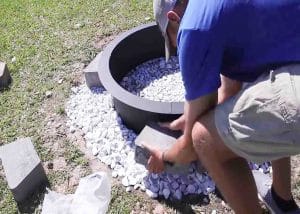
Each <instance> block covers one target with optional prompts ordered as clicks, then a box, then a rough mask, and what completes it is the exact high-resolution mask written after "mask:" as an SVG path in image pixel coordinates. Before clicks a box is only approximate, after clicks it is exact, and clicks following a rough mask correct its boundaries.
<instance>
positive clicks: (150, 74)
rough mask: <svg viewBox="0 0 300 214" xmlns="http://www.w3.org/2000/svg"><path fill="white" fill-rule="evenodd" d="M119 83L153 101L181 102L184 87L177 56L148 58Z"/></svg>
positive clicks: (133, 92)
mask: <svg viewBox="0 0 300 214" xmlns="http://www.w3.org/2000/svg"><path fill="white" fill-rule="evenodd" d="M120 85H121V86H122V87H123V88H124V89H126V90H127V91H129V92H131V93H132V94H135V95H137V96H140V97H143V98H146V99H148V100H153V101H161V102H182V101H184V87H183V82H182V79H181V74H180V71H179V64H178V58H177V57H174V56H173V57H171V58H170V60H169V61H168V62H167V63H166V60H165V58H157V59H153V60H149V61H147V62H145V63H143V64H141V65H139V66H137V67H136V68H135V69H133V70H132V71H130V72H129V73H128V74H127V76H125V77H124V78H123V80H122V81H121V83H120Z"/></svg>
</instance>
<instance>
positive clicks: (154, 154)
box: [142, 143, 165, 173]
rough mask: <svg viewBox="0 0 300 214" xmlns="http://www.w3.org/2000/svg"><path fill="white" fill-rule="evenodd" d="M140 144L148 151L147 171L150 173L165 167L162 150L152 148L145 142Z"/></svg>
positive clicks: (161, 170) (160, 170) (158, 171)
mask: <svg viewBox="0 0 300 214" xmlns="http://www.w3.org/2000/svg"><path fill="white" fill-rule="evenodd" d="M142 146H143V147H144V148H146V149H147V150H148V151H149V152H150V158H149V159H148V167H147V169H148V171H149V172H152V173H160V172H163V171H164V169H165V165H164V160H163V157H162V156H163V151H160V150H158V149H156V148H153V147H151V146H149V145H147V144H146V143H142Z"/></svg>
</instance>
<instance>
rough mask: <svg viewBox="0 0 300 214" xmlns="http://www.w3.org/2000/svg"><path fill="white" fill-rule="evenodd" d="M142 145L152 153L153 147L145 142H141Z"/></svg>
mask: <svg viewBox="0 0 300 214" xmlns="http://www.w3.org/2000/svg"><path fill="white" fill-rule="evenodd" d="M141 144H142V147H143V148H145V149H147V150H148V151H149V152H150V153H151V154H152V153H153V148H152V146H149V145H148V144H147V143H146V142H141Z"/></svg>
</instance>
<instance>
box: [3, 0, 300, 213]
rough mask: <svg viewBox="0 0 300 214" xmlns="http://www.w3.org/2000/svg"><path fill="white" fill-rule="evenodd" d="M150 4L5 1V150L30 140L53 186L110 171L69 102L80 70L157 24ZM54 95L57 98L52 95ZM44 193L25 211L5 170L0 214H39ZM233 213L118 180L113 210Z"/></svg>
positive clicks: (66, 186) (69, 187)
mask: <svg viewBox="0 0 300 214" xmlns="http://www.w3.org/2000/svg"><path fill="white" fill-rule="evenodd" d="M152 20H153V19H152V1H149V0H88V1H83V0H51V1H49V0H1V1H0V35H1V36H0V50H1V51H0V61H4V62H6V63H7V64H8V67H9V70H10V72H11V75H12V77H13V84H12V85H11V88H10V89H9V90H5V91H2V92H0V145H2V144H6V143H9V142H12V141H14V140H15V139H17V138H18V137H31V138H32V140H33V142H34V144H35V148H36V150H37V152H38V154H39V156H40V158H41V159H42V162H43V165H44V168H45V171H46V173H47V176H48V178H49V181H50V184H51V189H52V190H55V191H58V192H61V193H73V192H74V189H75V188H76V186H77V185H78V181H79V179H80V178H81V177H83V176H85V175H87V174H90V173H91V172H93V171H97V170H107V171H108V169H107V167H106V166H104V165H102V164H101V163H100V162H99V161H98V160H96V159H95V158H94V157H93V156H92V155H91V154H90V152H89V151H87V150H86V149H85V145H84V141H83V138H82V135H81V133H75V134H70V133H69V130H68V128H67V127H66V120H67V118H66V115H65V110H64V109H65V101H66V99H68V96H69V94H70V88H71V87H72V86H76V85H79V84H81V83H82V82H83V76H82V71H83V69H84V68H85V66H87V65H88V64H89V62H90V61H91V60H92V59H93V58H94V57H95V56H96V54H97V53H98V52H100V51H101V50H102V49H103V47H104V46H105V45H106V44H107V43H108V42H109V41H110V40H112V39H113V38H114V37H115V35H117V34H118V33H120V32H121V31H124V30H127V29H130V28H132V27H134V26H137V25H140V24H142V23H147V22H149V21H152ZM46 92H51V94H52V95H51V96H48V97H47V96H46ZM298 159H299V158H296V159H295V160H294V163H295V164H294V166H295V167H294V170H293V187H294V193H295V195H296V199H297V200H299V199H300V193H299V189H300V188H299V186H300V185H299V180H300V179H299V171H300V170H299V167H297V166H298V165H299V164H298V162H299V160H298ZM42 199H43V194H42V193H41V194H36V195H35V196H34V197H32V198H30V199H29V200H28V201H27V202H26V203H24V204H23V205H20V206H19V207H18V206H17V204H16V203H15V202H14V200H13V197H12V194H11V193H10V191H9V190H8V188H7V183H6V181H5V177H4V174H3V170H2V169H0V213H5V214H8V213H40V211H41V207H40V204H41V201H42ZM175 210H177V211H178V212H179V213H211V212H212V211H213V210H222V211H224V212H230V209H228V208H227V207H226V205H222V203H221V199H219V198H211V203H210V204H209V205H205V204H202V206H191V205H188V204H186V203H184V202H182V203H181V202H179V203H171V204H170V203H168V202H158V201H155V200H151V199H149V198H148V197H147V196H146V197H145V194H144V193H141V192H136V193H127V192H126V191H125V190H124V188H123V187H120V182H119V181H118V180H117V179H114V180H113V188H112V200H111V204H110V209H109V213H122V214H123V213H152V212H154V211H157V213H159V212H160V211H163V212H165V213H174V212H175Z"/></svg>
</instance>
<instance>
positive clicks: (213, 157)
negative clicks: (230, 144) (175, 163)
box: [193, 112, 262, 214]
mask: <svg viewBox="0 0 300 214" xmlns="http://www.w3.org/2000/svg"><path fill="white" fill-rule="evenodd" d="M193 143H194V148H195V150H196V152H197V154H198V157H199V159H200V161H201V162H202V164H203V165H204V166H205V168H206V169H207V170H208V173H209V175H210V176H211V177H212V178H213V180H214V181H215V182H216V184H217V186H218V188H219V189H220V191H221V193H222V194H223V196H224V197H225V199H226V200H227V202H228V203H229V205H230V206H231V207H232V209H233V210H234V211H235V212H236V213H243V214H244V213H262V209H261V207H260V205H259V200H258V196H257V190H256V186H255V181H254V178H253V176H252V173H251V171H250V168H249V166H248V163H247V161H246V160H245V159H243V158H241V157H238V156H237V155H235V154H234V153H233V152H232V151H231V150H229V149H228V148H227V147H226V146H225V145H224V143H223V142H222V140H221V138H220V137H219V134H218V132H217V130H216V127H215V125H214V114H213V112H210V113H208V114H206V115H204V116H203V117H201V119H200V120H199V121H198V122H197V123H196V124H195V126H194V128H193Z"/></svg>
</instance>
